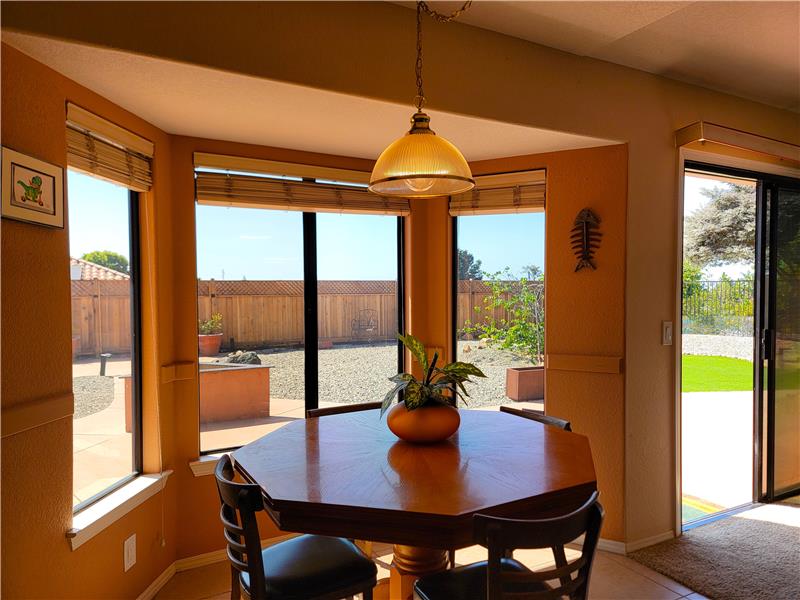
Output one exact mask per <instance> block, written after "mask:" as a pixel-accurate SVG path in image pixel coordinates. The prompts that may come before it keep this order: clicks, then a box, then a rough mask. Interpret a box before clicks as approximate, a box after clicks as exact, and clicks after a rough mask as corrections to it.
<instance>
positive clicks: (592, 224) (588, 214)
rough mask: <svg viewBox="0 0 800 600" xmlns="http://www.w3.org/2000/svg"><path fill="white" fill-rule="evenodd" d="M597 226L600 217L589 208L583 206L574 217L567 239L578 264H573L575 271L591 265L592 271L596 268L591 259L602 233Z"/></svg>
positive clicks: (598, 245)
mask: <svg viewBox="0 0 800 600" xmlns="http://www.w3.org/2000/svg"><path fill="white" fill-rule="evenodd" d="M599 226H600V217H598V216H597V215H596V214H594V213H593V212H592V209H590V208H584V209H583V210H582V211H581V212H579V213H578V216H577V217H575V223H574V224H573V226H572V233H571V234H570V237H569V239H570V243H571V244H572V251H573V252H574V253H575V256H576V257H577V259H578V264H577V265H575V272H576V273H577V272H578V271H580V270H581V269H583V268H584V267H591V269H592V270H593V271H594V270H595V269H596V268H597V267H596V266H595V264H594V262H592V260H593V259H594V251H595V250H596V249H597V248H599V247H600V238H601V237H603V234H602V233H600V232H599V231H598V227H599Z"/></svg>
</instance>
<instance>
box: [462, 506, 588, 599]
mask: <svg viewBox="0 0 800 600" xmlns="http://www.w3.org/2000/svg"><path fill="white" fill-rule="evenodd" d="M597 497H598V494H597V492H594V493H593V494H592V495H591V497H590V498H589V499H588V500H587V501H586V502H585V503H584V505H583V506H581V507H580V508H578V509H577V510H575V511H573V512H571V513H569V514H567V515H564V516H561V517H554V518H551V519H537V520H522V519H504V518H500V517H492V516H488V515H475V517H474V519H473V523H474V538H473V539H474V541H475V542H476V543H478V544H480V545H482V546H484V547H486V548H488V550H489V560H488V563H487V582H486V583H487V586H486V589H487V600H501V599H508V598H514V599H519V600H550V599H555V598H561V597H562V596H567V597H569V598H571V599H573V600H585V598H586V594H587V592H588V588H589V576H590V574H591V568H592V562H593V560H594V553H595V549H596V548H597V541H598V539H599V535H600V527H601V526H602V524H603V507H602V506H601V505H600V503H599V502H598V501H597ZM580 535H583V536H584V538H583V547H582V549H581V555H580V557H579V558H577V559H575V560H573V561H572V562H567V563H566V564H562V565H558V564H557V565H556V566H555V567H554V568H552V569H549V570H547V571H533V572H530V571H528V572H520V571H510V570H503V569H502V558H503V557H504V556H506V555H507V553H508V551H510V550H516V549H519V548H524V549H531V548H553V547H559V548H563V547H564V545H566V544H568V543H570V542H573V541H574V540H575V539H576V538H577V537H579V536H580ZM551 580H558V581H559V585H558V586H557V587H552V588H551V589H548V590H541V591H535V592H534V591H523V589H522V588H523V585H524V584H525V583H542V582H544V581H551Z"/></svg>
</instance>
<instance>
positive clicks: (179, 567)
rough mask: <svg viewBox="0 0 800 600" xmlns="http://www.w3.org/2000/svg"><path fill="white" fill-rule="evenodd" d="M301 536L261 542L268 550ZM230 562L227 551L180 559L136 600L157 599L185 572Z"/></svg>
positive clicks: (296, 534)
mask: <svg viewBox="0 0 800 600" xmlns="http://www.w3.org/2000/svg"><path fill="white" fill-rule="evenodd" d="M298 535H300V534H299V533H287V534H285V535H279V536H276V537H273V538H269V539H267V540H261V547H262V548H266V547H268V546H272V545H273V544H277V543H279V542H283V541H286V540H289V539H291V538H293V537H297V536H298ZM226 560H228V554H227V550H226V549H224V548H223V549H222V550H214V551H213V552H206V553H204V554H198V555H197V556H188V557H186V558H179V559H178V560H176V561H175V562H173V563H172V564H171V565H170V566H168V567H167V568H166V569H164V572H163V573H161V575H159V576H158V577H156V578H155V579H154V580H153V581H152V583H150V585H148V586H147V587H146V588H145V590H144V591H143V592H142V593H141V594H139V595H138V596H137V598H136V600H152V599H153V598H155V596H156V594H158V592H160V591H161V588H163V587H164V586H165V585H167V583H168V582H169V580H170V579H171V578H172V576H173V575H175V574H176V573H182V572H183V571H190V570H191V569H198V568H200V567H205V566H208V565H213V564H216V563H220V562H223V561H226Z"/></svg>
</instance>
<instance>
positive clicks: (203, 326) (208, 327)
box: [197, 313, 222, 335]
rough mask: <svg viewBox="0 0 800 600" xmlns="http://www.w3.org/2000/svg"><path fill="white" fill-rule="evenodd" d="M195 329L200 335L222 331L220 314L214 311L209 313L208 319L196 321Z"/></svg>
mask: <svg viewBox="0 0 800 600" xmlns="http://www.w3.org/2000/svg"><path fill="white" fill-rule="evenodd" d="M197 330H198V331H199V332H200V335H214V334H217V333H222V315H221V314H220V313H214V314H213V315H211V318H210V319H205V320H203V319H200V321H198V325H197Z"/></svg>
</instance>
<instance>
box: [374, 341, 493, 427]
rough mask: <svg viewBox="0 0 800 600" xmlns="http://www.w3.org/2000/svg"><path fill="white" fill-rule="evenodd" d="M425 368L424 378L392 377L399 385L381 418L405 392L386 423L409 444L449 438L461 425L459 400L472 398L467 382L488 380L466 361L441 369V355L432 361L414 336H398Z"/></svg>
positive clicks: (386, 404) (409, 374) (382, 408)
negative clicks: (472, 377)
mask: <svg viewBox="0 0 800 600" xmlns="http://www.w3.org/2000/svg"><path fill="white" fill-rule="evenodd" d="M397 338H398V339H399V340H400V341H401V342H403V345H404V346H405V347H406V348H408V350H409V351H410V352H411V355H412V356H413V357H414V359H415V360H416V361H417V362H418V363H419V365H420V367H421V368H422V373H423V377H422V379H417V378H416V377H414V376H413V375H412V374H411V373H400V374H398V375H395V376H394V377H390V378H389V381H391V382H392V383H394V384H395V386H394V388H393V389H392V390H390V391H389V393H387V394H386V396H385V397H384V399H383V406H382V407H381V416H383V413H385V412H386V411H387V410H388V409H389V407H390V406H391V404H392V402H393V401H394V399H395V398H396V397H397V395H398V394H400V393H401V392H402V393H403V401H402V402H400V403H398V404H396V405H395V406H394V407H392V409H391V410H390V411H389V415H388V416H387V417H386V424H387V425H388V426H389V429H391V430H392V433H394V434H395V435H396V436H397V437H399V438H400V439H402V440H405V441H407V442H416V443H432V442H440V441H442V440H445V439H447V438H449V437H450V436H451V435H453V434H454V433H455V432H456V431H457V430H458V426H459V425H460V424H461V417H460V416H459V414H458V410H457V409H456V399H457V398H458V397H461V398H462V399H464V398H465V397H468V396H469V393H468V392H467V388H466V387H464V383H465V382H467V381H469V382H471V381H472V380H471V379H470V376H475V377H486V375H484V374H483V371H481V370H480V369H479V368H478V367H476V366H475V365H473V364H471V363H466V362H453V363H450V364H448V365H445V366H443V367H438V366H437V365H436V363H437V362H438V360H439V354H438V353H434V355H433V359H432V360H431V361H430V362H428V356H427V354H426V353H425V346H423V345H422V342H420V341H419V340H418V339H417V338H415V337H414V336H413V335H411V334H409V335H400V334H398V335H397Z"/></svg>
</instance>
